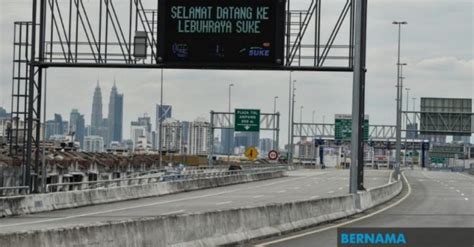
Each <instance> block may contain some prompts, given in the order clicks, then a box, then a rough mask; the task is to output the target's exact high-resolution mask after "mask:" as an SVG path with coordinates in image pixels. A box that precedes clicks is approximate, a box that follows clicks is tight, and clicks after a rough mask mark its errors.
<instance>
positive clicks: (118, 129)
mask: <svg viewBox="0 0 474 247" xmlns="http://www.w3.org/2000/svg"><path fill="white" fill-rule="evenodd" d="M107 126H108V140H107V144H106V145H109V144H110V143H111V142H121V141H122V126H123V94H119V93H118V91H117V86H116V83H115V81H114V86H113V87H112V90H111V92H110V99H109V112H108V124H107Z"/></svg>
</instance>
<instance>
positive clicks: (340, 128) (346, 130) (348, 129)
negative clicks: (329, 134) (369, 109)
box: [334, 114, 369, 141]
mask: <svg viewBox="0 0 474 247" xmlns="http://www.w3.org/2000/svg"><path fill="white" fill-rule="evenodd" d="M334 119H335V124H334V126H335V127H334V138H335V139H336V140H351V136H352V116H351V115H350V114H336V116H335V118H334ZM363 137H364V140H365V141H367V140H369V116H368V115H365V119H364V136H363Z"/></svg>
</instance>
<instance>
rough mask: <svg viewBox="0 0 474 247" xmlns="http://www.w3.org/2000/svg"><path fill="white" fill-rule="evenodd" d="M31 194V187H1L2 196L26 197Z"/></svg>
mask: <svg viewBox="0 0 474 247" xmlns="http://www.w3.org/2000/svg"><path fill="white" fill-rule="evenodd" d="M8 192H10V193H8ZM29 193H30V187H28V186H12V187H0V196H11V195H13V196H14V195H25V194H29Z"/></svg>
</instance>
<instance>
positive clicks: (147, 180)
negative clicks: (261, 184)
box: [46, 166, 287, 193]
mask: <svg viewBox="0 0 474 247" xmlns="http://www.w3.org/2000/svg"><path fill="white" fill-rule="evenodd" d="M281 170H287V167H286V166H278V167H262V168H256V169H247V170H245V169H243V170H234V171H229V170H225V171H217V172H196V173H176V174H169V175H155V176H144V177H134V178H122V179H111V180H98V181H87V182H72V183H55V184H48V185H46V193H50V192H58V191H75V190H89V189H98V188H112V187H121V186H131V185H143V184H151V183H158V182H169V181H181V180H195V179H204V178H215V177H226V176H235V175H243V174H257V173H263V172H270V171H281Z"/></svg>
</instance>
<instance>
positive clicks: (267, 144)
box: [258, 138, 273, 153]
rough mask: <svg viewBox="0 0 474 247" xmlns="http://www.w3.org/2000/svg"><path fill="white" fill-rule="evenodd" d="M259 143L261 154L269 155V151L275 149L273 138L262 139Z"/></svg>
mask: <svg viewBox="0 0 474 247" xmlns="http://www.w3.org/2000/svg"><path fill="white" fill-rule="evenodd" d="M259 142H260V143H259V145H258V147H259V148H260V151H261V152H263V153H268V151H270V150H272V147H273V145H272V143H273V140H272V138H262V139H260V141H259Z"/></svg>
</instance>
